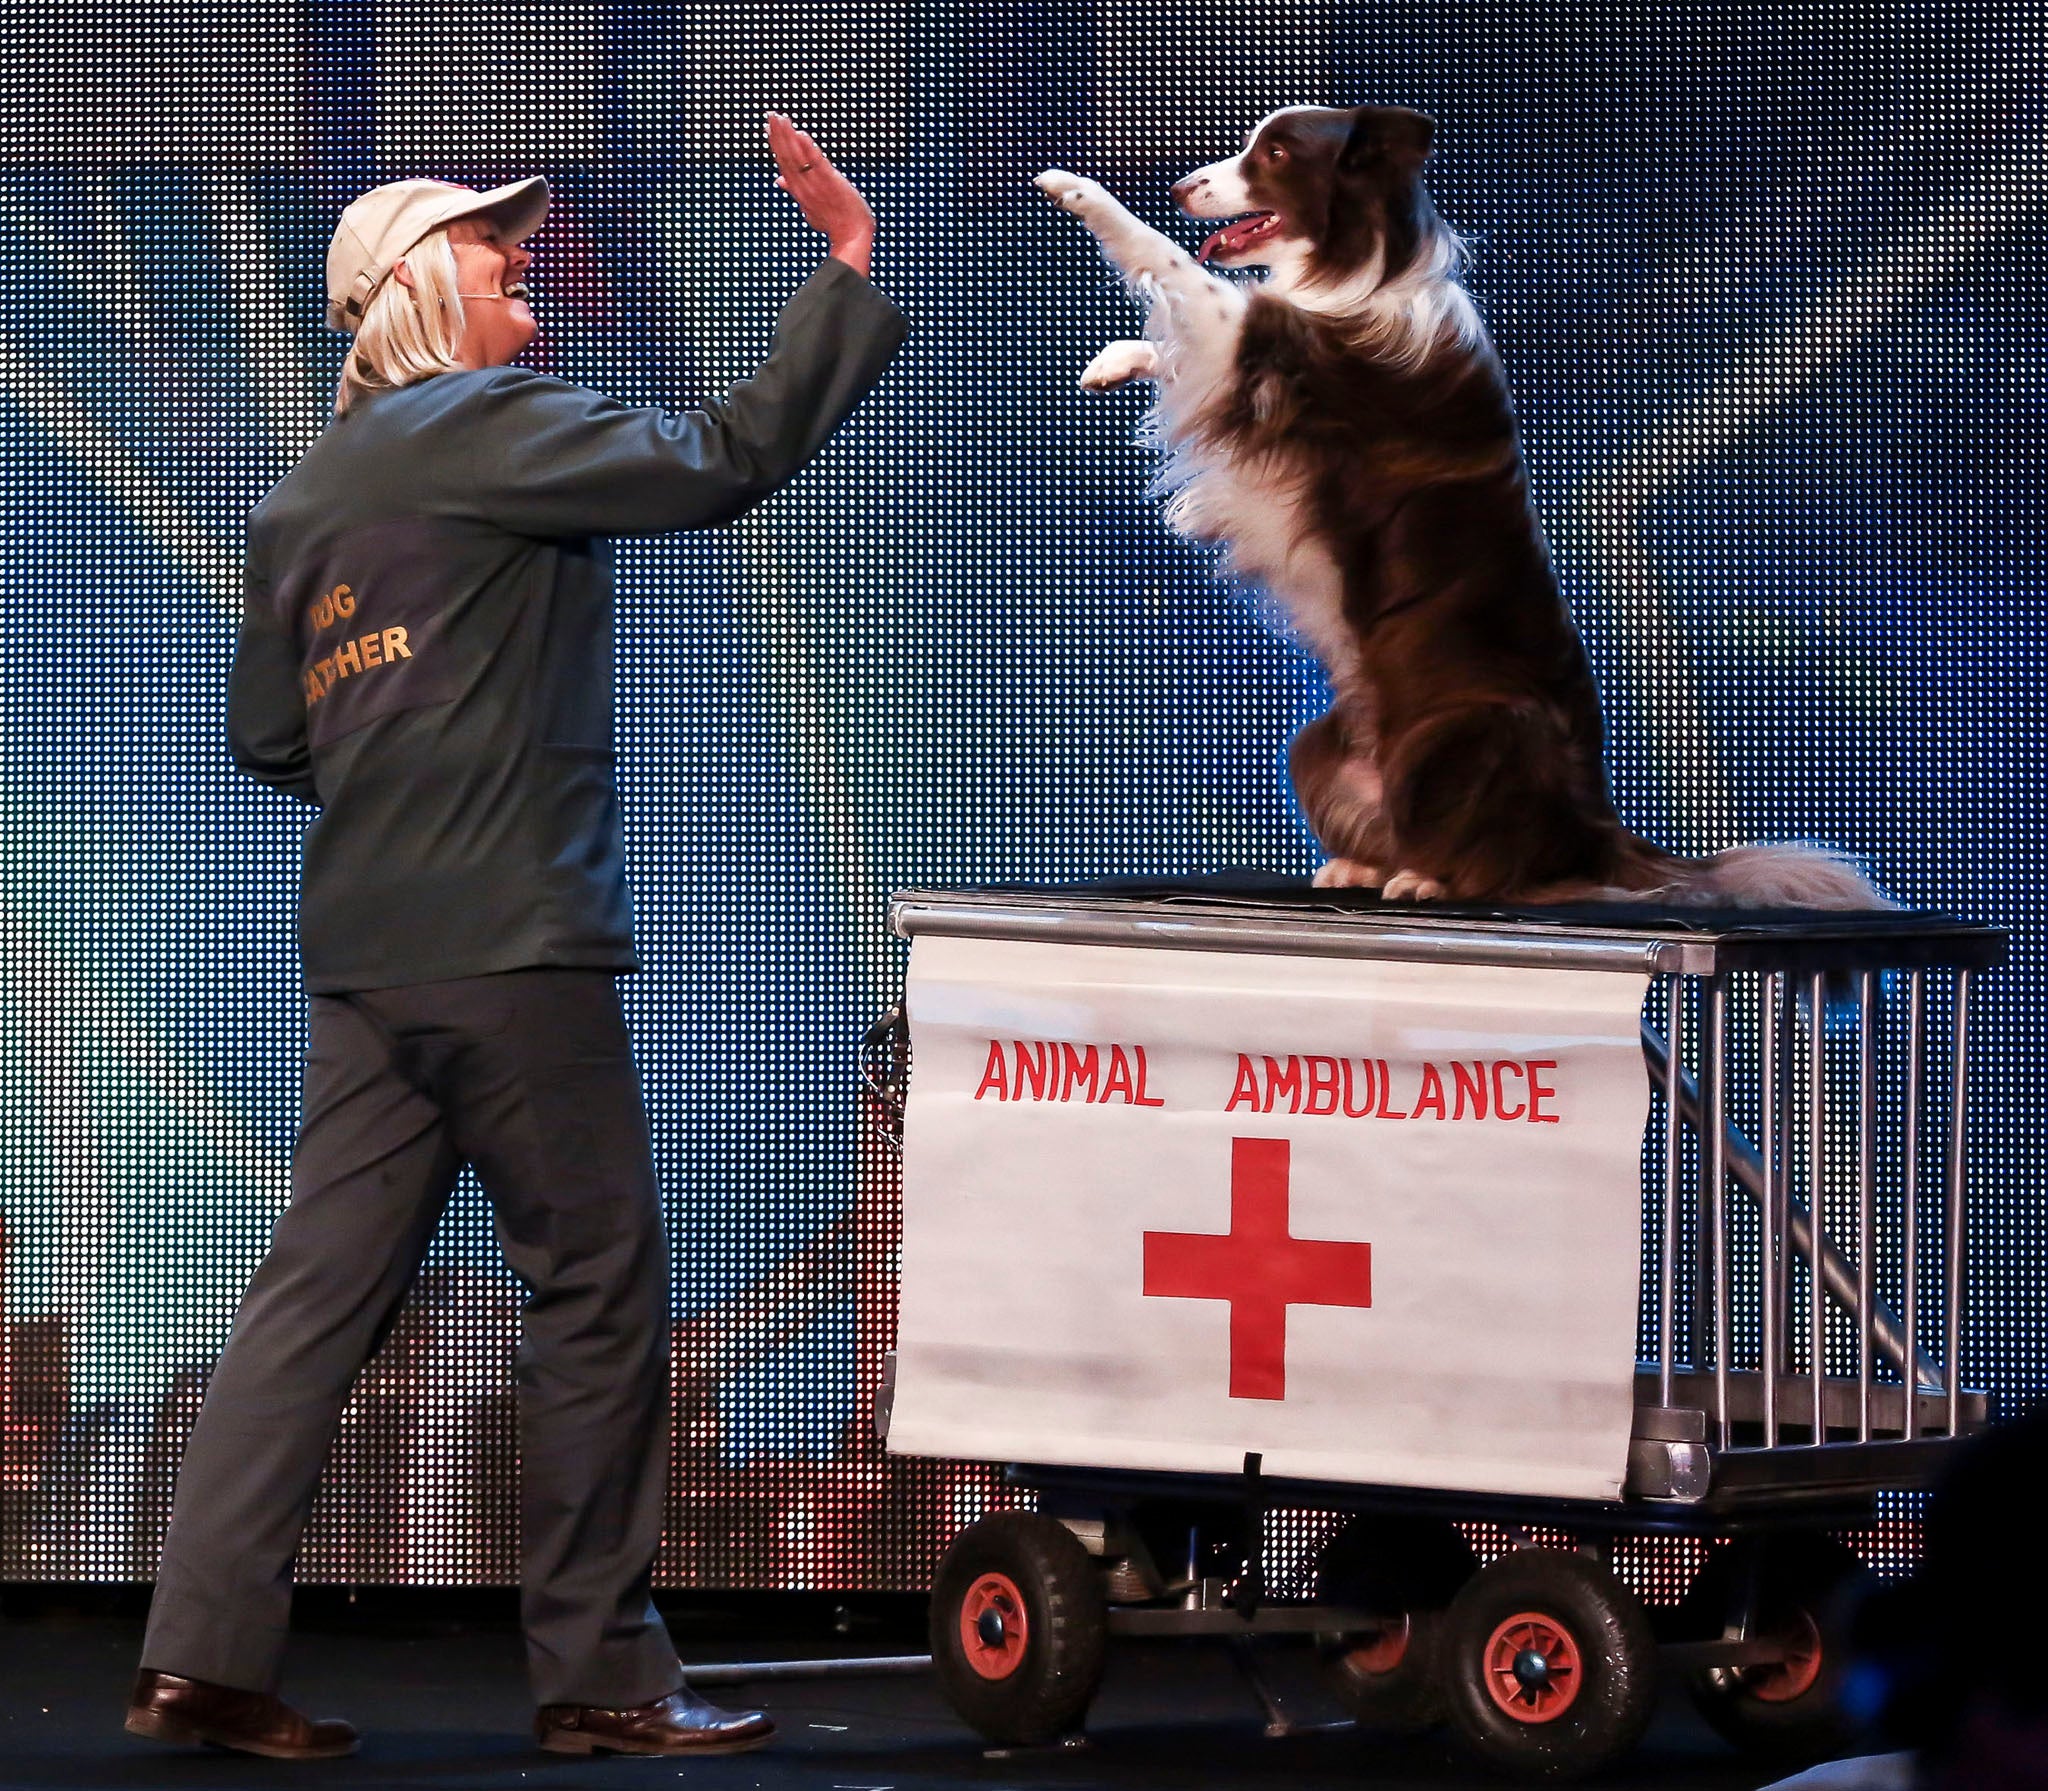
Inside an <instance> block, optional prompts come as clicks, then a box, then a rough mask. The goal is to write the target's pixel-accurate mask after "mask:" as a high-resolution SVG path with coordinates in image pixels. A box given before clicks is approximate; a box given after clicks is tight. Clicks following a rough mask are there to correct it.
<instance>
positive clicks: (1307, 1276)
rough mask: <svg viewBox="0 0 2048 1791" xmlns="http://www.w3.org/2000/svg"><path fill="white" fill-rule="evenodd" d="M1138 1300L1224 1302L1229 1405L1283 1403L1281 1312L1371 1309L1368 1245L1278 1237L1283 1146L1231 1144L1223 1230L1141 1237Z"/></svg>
mask: <svg viewBox="0 0 2048 1791" xmlns="http://www.w3.org/2000/svg"><path fill="white" fill-rule="evenodd" d="M1145 1292H1146V1294H1147V1295H1148V1296H1150V1297H1153V1298H1158V1299H1168V1300H1228V1301H1229V1302H1230V1397H1231V1398H1232V1399H1285V1398H1286V1397H1287V1308H1288V1307H1290V1306H1370V1305H1371V1304H1372V1246H1371V1245H1370V1244H1333V1243H1321V1242H1317V1241H1315V1240H1313V1239H1308V1238H1297V1237H1291V1236H1290V1235H1289V1234H1288V1230H1287V1140H1286V1139H1284V1138H1233V1139H1232V1140H1231V1141H1230V1230H1229V1231H1228V1233H1218V1232H1213V1231H1148V1232H1146V1234H1145Z"/></svg>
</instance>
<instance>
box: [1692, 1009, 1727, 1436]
mask: <svg viewBox="0 0 2048 1791" xmlns="http://www.w3.org/2000/svg"><path fill="white" fill-rule="evenodd" d="M1707 1050H1708V1058H1707V1065H1708V1071H1707V1088H1708V1091H1709V1093H1708V1103H1707V1150H1706V1157H1707V1188H1706V1190H1705V1192H1706V1194H1707V1198H1706V1199H1705V1200H1703V1201H1702V1202H1701V1203H1700V1219H1701V1222H1702V1223H1706V1222H1708V1221H1709V1216H1710V1215H1711V1223H1712V1225H1713V1228H1714V1236H1713V1250H1712V1280H1713V1312H1714V1408H1715V1410H1716V1411H1718V1412H1719V1413H1720V1415H1721V1416H1720V1432H1721V1447H1722V1448H1724V1449H1725V1448H1727V1447H1728V1444H1729V1442H1730V1440H1731V1438H1732V1437H1733V1434H1734V1423H1733V1420H1732V1419H1731V1417H1730V1415H1729V1411H1728V1366H1729V1364H1728V1357H1729V1354H1730V1349H1729V1344H1730V1331H1729V1313H1730V1301H1729V1298H1728V1118H1727V1115H1728V979H1727V978H1726V977H1725V976H1716V977H1714V978H1712V979H1711V980H1709V982H1708V983H1707Z"/></svg>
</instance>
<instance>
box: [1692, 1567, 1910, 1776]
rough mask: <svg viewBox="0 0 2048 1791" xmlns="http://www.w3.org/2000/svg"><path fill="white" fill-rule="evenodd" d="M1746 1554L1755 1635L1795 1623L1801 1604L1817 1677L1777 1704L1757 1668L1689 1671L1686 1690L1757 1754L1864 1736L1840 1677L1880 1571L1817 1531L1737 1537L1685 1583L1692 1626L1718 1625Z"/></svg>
mask: <svg viewBox="0 0 2048 1791" xmlns="http://www.w3.org/2000/svg"><path fill="white" fill-rule="evenodd" d="M1744 1553H1748V1554H1751V1555H1754V1556H1755V1558H1756V1563H1757V1593H1758V1600H1759V1612H1758V1622H1757V1631H1758V1633H1760V1634H1764V1635H1768V1634H1770V1633H1772V1632H1773V1631H1774V1630H1777V1629H1779V1628H1782V1627H1788V1626H1789V1625H1790V1624H1791V1623H1793V1622H1794V1621H1796V1613H1799V1612H1804V1613H1805V1614H1806V1615H1807V1616H1808V1617H1810V1618H1811V1619H1812V1621H1813V1624H1814V1627H1815V1629H1816V1630H1817V1631H1818V1632H1819V1636H1820V1644H1821V1667H1820V1674H1819V1677H1817V1678H1816V1679H1815V1680H1814V1682H1813V1684H1812V1686H1811V1687H1810V1688H1809V1689H1808V1690H1807V1691H1805V1692H1804V1693H1802V1694H1801V1695H1800V1696H1798V1697H1796V1698H1790V1699H1786V1700H1784V1701H1782V1702H1773V1701H1769V1700H1766V1699H1763V1698H1759V1697H1757V1696H1756V1695H1755V1694H1754V1692H1753V1691H1752V1690H1751V1689H1750V1686H1751V1683H1752V1681H1753V1680H1754V1677H1755V1675H1754V1673H1753V1672H1745V1671H1744V1670H1743V1669H1742V1668H1740V1667H1702V1668H1701V1669H1700V1670H1699V1671H1698V1672H1696V1673H1689V1674H1687V1675H1686V1680H1687V1684H1686V1690H1687V1691H1688V1692H1689V1693H1690V1694H1691V1695H1692V1701H1693V1703H1694V1704H1695V1705H1696V1706H1697V1707H1698V1709H1699V1713H1700V1715H1701V1716H1703V1717H1705V1718H1706V1719H1707V1722H1708V1724H1709V1725H1710V1726H1711V1727H1712V1728H1713V1729H1714V1731H1715V1733H1717V1734H1718V1735H1720V1736H1721V1737H1722V1738H1723V1739H1724V1740H1726V1741H1728V1742H1730V1743H1731V1744H1733V1745H1734V1746H1735V1747H1737V1748H1739V1749H1741V1751H1742V1752H1743V1753H1745V1754H1747V1755H1749V1756H1750V1757H1751V1758H1752V1759H1756V1760H1762V1761H1765V1762H1767V1763H1769V1764H1772V1765H1783V1766H1802V1765H1811V1764H1813V1763H1814V1762H1816V1761H1820V1760H1832V1759H1834V1758H1836V1757H1837V1756H1838V1755H1840V1754H1842V1753H1844V1752H1846V1751H1847V1750H1848V1749H1849V1748H1851V1747H1852V1746H1853V1745H1854V1743H1855V1741H1856V1739H1857V1737H1856V1731H1855V1725H1854V1724H1853V1723H1852V1722H1851V1721H1850V1720H1849V1718H1848V1716H1847V1715H1846V1714H1845V1713H1844V1711H1843V1709H1842V1701H1841V1694H1842V1679H1843V1672H1844V1668H1845V1666H1846V1664H1847V1663H1846V1656H1847V1650H1848V1629H1849V1617H1850V1611H1851V1609H1852V1607H1853V1605H1854V1603H1855V1600H1856V1598H1857V1596H1858V1595H1859V1594H1860V1593H1862V1592H1863V1591H1865V1590H1867V1589H1868V1588H1869V1586H1870V1585H1872V1584H1873V1583H1874V1579H1875V1576H1874V1575H1872V1573H1871V1572H1870V1570H1869V1569H1868V1568H1867V1567H1865V1566H1864V1565H1863V1563H1862V1562H1861V1561H1859V1560H1858V1559H1857V1558H1856V1556H1855V1555H1854V1554H1853V1553H1851V1552H1850V1550H1849V1549H1847V1548H1845V1547H1844V1546H1843V1545H1842V1544H1841V1543H1839V1542H1837V1541H1835V1540H1834V1539H1833V1538H1832V1537H1830V1536H1825V1535H1821V1534H1819V1533H1818V1532H1815V1531H1811V1530H1789V1531H1781V1532H1776V1533H1772V1534H1768V1535H1764V1536H1759V1537H1756V1538H1753V1539H1749V1540H1745V1541H1740V1542H1732V1543H1730V1544H1728V1546H1727V1547H1725V1548H1718V1549H1716V1550H1714V1552H1713V1553H1712V1554H1711V1555H1710V1556H1709V1557H1708V1559H1707V1564H1706V1565H1705V1566H1704V1567H1702V1568H1701V1569H1700V1571H1699V1572H1698V1573H1697V1574H1696V1575H1694V1577H1693V1583H1692V1585H1691V1586H1690V1587H1688V1588H1687V1590H1686V1594H1685V1599H1684V1601H1683V1603H1682V1604H1681V1606H1680V1610H1681V1612H1682V1613H1687V1614H1688V1616H1689V1630H1696V1631H1697V1632H1698V1633H1700V1634H1703V1635H1709V1636H1711V1635H1718V1634H1720V1633H1721V1628H1722V1623H1723V1621H1724V1619H1725V1616H1726V1612H1727V1604H1728V1597H1729V1594H1730V1592H1731V1591H1732V1589H1733V1585H1734V1583H1735V1576H1736V1575H1737V1574H1739V1573H1741V1572H1743V1571H1744V1562H1743V1554H1744Z"/></svg>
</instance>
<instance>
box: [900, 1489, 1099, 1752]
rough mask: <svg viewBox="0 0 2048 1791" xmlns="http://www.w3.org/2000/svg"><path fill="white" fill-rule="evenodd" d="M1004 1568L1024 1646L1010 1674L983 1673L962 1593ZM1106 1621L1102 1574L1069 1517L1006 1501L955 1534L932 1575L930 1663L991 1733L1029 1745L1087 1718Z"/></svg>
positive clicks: (1001, 1740) (966, 1714)
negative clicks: (974, 1655)
mask: <svg viewBox="0 0 2048 1791" xmlns="http://www.w3.org/2000/svg"><path fill="white" fill-rule="evenodd" d="M987 1573H1000V1574H1004V1575H1006V1576H1008V1578H1009V1579H1010V1580H1011V1581H1012V1582H1013V1583H1014V1584H1015V1586H1016V1588H1017V1591H1018V1593H1019V1595H1020V1596H1021V1597H1022V1599H1023V1601H1024V1614H1025V1620H1026V1634H1025V1643H1024V1648H1025V1653H1024V1659H1023V1661H1022V1663H1021V1664H1020V1665H1019V1666H1018V1667H1017V1668H1016V1670H1015V1671H1014V1672H1012V1673H1011V1674H1010V1675H1009V1676H1008V1677H1007V1678H1003V1679H985V1678H983V1677H982V1676H981V1674H979V1673H977V1672H976V1671H975V1670H974V1668H973V1667H972V1666H971V1665H969V1664H968V1660H967V1655H966V1651H965V1649H964V1648H963V1647H962V1645H961V1641H960V1616H961V1609H962V1605H963V1603H964V1601H965V1600H966V1598H967V1596H968V1593H969V1591H970V1590H971V1589H972V1588H973V1586H974V1584H975V1582H976V1581H977V1580H979V1579H980V1578H981V1576H982V1575H983V1574H987ZM1108 1635H1109V1625H1108V1620H1107V1617H1106V1615H1105V1612H1104V1606H1103V1598H1102V1575H1101V1572H1100V1570H1099V1569H1098V1568H1097V1567H1096V1565H1095V1562H1094V1560H1093V1558H1092V1557H1091V1556H1090V1555H1089V1553H1088V1551H1087V1550H1086V1549H1084V1548H1083V1547H1082V1546H1081V1544H1080V1543H1079V1542H1078V1541H1076V1540H1075V1537H1074V1534H1073V1532H1072V1531H1071V1530H1069V1529H1068V1528H1067V1527H1066V1526H1065V1525H1064V1524H1060V1523H1056V1522H1054V1521H1053V1519H1051V1518H1049V1517H1041V1516H1039V1515H1038V1514H1037V1513H1036V1512H1033V1511H1001V1512H996V1513H994V1514H993V1515H991V1516H989V1517H984V1518H980V1519H978V1520H977V1521H976V1522H974V1523H972V1524H969V1525H968V1526H967V1528H966V1529H964V1530H962V1531H961V1532H960V1534H959V1535H958V1536H956V1537H955V1538H954V1539H953V1545H952V1547H950V1548H949V1549H947V1551H946V1555H945V1559H944V1560H942V1561H941V1562H940V1563H939V1571H938V1574H937V1577H936V1578H935V1579H934V1580H933V1582H932V1606H931V1639H932V1664H933V1666H934V1668H935V1669H936V1670H937V1673H938V1678H939V1684H940V1687H941V1688H942V1689H943V1690H944V1692H945V1694H946V1699H947V1702H948V1703H950V1704H951V1705H952V1706H953V1708H954V1709H955V1710H956V1711H958V1712H959V1713H960V1716H961V1718H962V1719H963V1720H964V1721H965V1722H966V1723H967V1724H968V1725H969V1726H970V1727H972V1728H974V1729H977V1730H979V1731H980V1732H981V1734H983V1735H984V1736H986V1737H987V1738H988V1739H989V1740H990V1741H992V1742H995V1743H997V1744H998V1745H1000V1746H1004V1747H1030V1746H1035V1745H1037V1744H1039V1743H1043V1742H1050V1741H1057V1740H1058V1739H1059V1738H1060V1737H1061V1736H1063V1735H1067V1734H1071V1733H1072V1732H1074V1731H1075V1730H1077V1729H1078V1728H1079V1727H1080V1726H1081V1719H1082V1718H1083V1716H1085V1715H1086V1713H1087V1710H1088V1706H1089V1705H1090V1704H1091V1703H1093V1702H1094V1699H1095V1693H1096V1690H1097V1688H1098V1687H1099V1686H1100V1685H1101V1683H1102V1659H1103V1652H1104V1646H1105V1644H1106V1642H1107V1640H1108Z"/></svg>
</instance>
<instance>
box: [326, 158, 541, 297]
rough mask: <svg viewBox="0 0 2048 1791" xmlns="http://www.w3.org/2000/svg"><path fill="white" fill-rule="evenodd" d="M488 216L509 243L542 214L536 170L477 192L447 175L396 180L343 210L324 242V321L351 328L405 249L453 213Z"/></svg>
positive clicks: (526, 234) (525, 232) (528, 232)
mask: <svg viewBox="0 0 2048 1791" xmlns="http://www.w3.org/2000/svg"><path fill="white" fill-rule="evenodd" d="M487 215H488V216H490V217H492V218H495V219H496V221H497V225H498V228H499V229H500V230H502V231H503V232H504V233H505V240H506V241H507V242H508V243H523V242H524V241H525V240H526V239H527V238H528V237H529V236H531V235H532V234H533V233H534V232H535V231H536V230H538V229H539V228H540V226H541V220H542V219H543V218H545V217H546V216H547V215H548V183H547V182H546V181H545V180H543V179H541V177H540V176H539V175H537V174H536V175H535V176H534V177H533V178H532V179H531V180H515V181H514V182H512V184H511V185H510V186H503V187H493V188H492V189H491V190H490V191H489V192H488V193H479V192H477V191H475V190H474V189H473V188H470V187H458V186H451V185H450V184H449V183H448V182H447V181H445V180H394V181H393V182H391V184H390V185H389V186H382V187H373V188H372V189H371V190H370V191H369V192H367V193H365V194H364V195H363V196H362V197H361V198H360V199H358V200H356V201H355V202H354V203H353V204H351V205H350V206H349V207H348V209H347V210H346V211H344V212H343V213H342V214H341V222H340V223H339V224H337V225H335V227H334V240H333V241H332V242H331V243H329V244H328V245H327V327H328V328H329V329H331V330H341V331H344V332H345V333H347V334H348V335H351V336H352V335H354V334H355V331H356V326H357V325H358V324H360V323H361V322H362V321H363V308H364V306H366V305H367V304H369V302H370V295H371V294H372V293H373V292H375V291H376V290H377V286H378V283H379V282H380V281H381V280H382V279H383V278H384V276H385V275H386V274H388V273H389V272H390V271H391V269H392V267H393V266H394V265H395V264H396V263H397V262H398V260H399V259H400V257H402V256H403V255H404V254H405V252H406V250H408V249H409V248H411V247H412V246H413V244H414V243H416V242H418V241H419V240H420V238H421V237H423V236H425V235H426V234H427V233H428V232H429V231H432V230H438V229H440V228H441V226H442V225H443V224H452V223H454V222H455V220H456V219H457V218H476V217H484V216H487Z"/></svg>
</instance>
